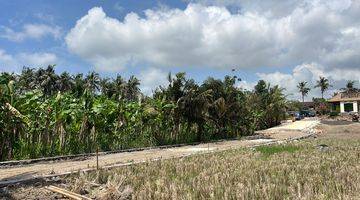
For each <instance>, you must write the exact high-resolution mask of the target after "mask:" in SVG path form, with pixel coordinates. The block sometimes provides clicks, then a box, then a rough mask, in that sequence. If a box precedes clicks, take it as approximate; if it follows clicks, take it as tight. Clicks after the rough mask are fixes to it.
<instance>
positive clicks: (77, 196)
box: [45, 185, 91, 200]
mask: <svg viewBox="0 0 360 200" xmlns="http://www.w3.org/2000/svg"><path fill="white" fill-rule="evenodd" d="M45 189H47V190H49V191H52V192H55V193H59V194H62V195H64V196H66V197H68V198H71V199H74V200H91V199H90V198H88V197H85V196H82V195H80V194H76V193H74V192H70V191H68V190H65V189H62V188H59V187H56V186H53V185H50V186H48V187H45Z"/></svg>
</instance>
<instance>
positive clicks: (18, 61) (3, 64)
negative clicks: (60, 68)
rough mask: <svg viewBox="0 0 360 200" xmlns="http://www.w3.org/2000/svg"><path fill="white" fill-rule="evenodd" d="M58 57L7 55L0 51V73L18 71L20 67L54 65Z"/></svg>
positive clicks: (52, 55)
mask: <svg viewBox="0 0 360 200" xmlns="http://www.w3.org/2000/svg"><path fill="white" fill-rule="evenodd" d="M57 62H58V57H57V56H56V55H55V54H53V53H46V52H42V53H40V52H37V53H24V52H23V53H18V54H14V55H12V54H8V53H7V52H6V51H5V50H3V49H0V71H18V70H19V67H21V66H29V67H46V66H48V65H52V64H56V63H57Z"/></svg>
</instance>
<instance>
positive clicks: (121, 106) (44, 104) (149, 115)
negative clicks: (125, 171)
mask: <svg viewBox="0 0 360 200" xmlns="http://www.w3.org/2000/svg"><path fill="white" fill-rule="evenodd" d="M168 80H169V83H168V85H167V86H166V87H159V88H157V89H156V90H155V91H154V94H153V96H152V97H148V96H144V95H143V94H141V92H140V89H139V85H140V80H138V79H137V78H136V77H134V76H132V77H130V78H129V79H128V80H126V79H124V78H123V77H121V76H120V75H118V76H116V77H115V78H114V79H108V78H101V77H100V76H99V74H98V73H96V72H90V73H88V74H87V75H83V74H75V75H70V74H69V73H67V72H64V73H62V74H59V75H58V74H56V73H55V69H54V66H49V67H47V68H45V69H42V68H40V69H32V68H24V69H23V71H22V72H21V73H20V74H18V75H17V74H9V73H2V74H1V76H0V160H10V159H23V158H36V157H42V156H54V155H64V154H76V153H84V152H93V151H95V149H96V148H99V149H100V150H103V151H107V150H117V149H126V148H134V147H144V146H154V145H165V144H174V143H189V142H199V141H207V140H212V139H222V138H235V137H240V136H243V135H250V134H253V132H254V131H255V130H258V129H263V128H268V127H271V126H274V125H277V124H279V123H280V120H282V119H283V117H284V108H285V97H284V95H283V91H282V89H281V88H279V87H278V86H270V85H269V84H268V83H265V82H264V81H259V83H258V84H257V85H256V86H255V88H254V90H253V91H251V92H250V91H242V90H241V89H239V88H238V87H237V86H236V85H237V81H239V79H238V78H237V77H236V76H226V77H225V78H224V79H223V80H219V79H214V78H208V79H207V80H205V81H204V82H203V83H202V84H197V83H196V82H195V81H194V80H193V79H189V78H187V77H186V75H185V73H178V74H176V75H174V76H172V75H171V74H169V77H168Z"/></svg>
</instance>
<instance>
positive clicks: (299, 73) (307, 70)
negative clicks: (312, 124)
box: [253, 63, 360, 100]
mask: <svg viewBox="0 0 360 200" xmlns="http://www.w3.org/2000/svg"><path fill="white" fill-rule="evenodd" d="M257 76H258V77H259V79H262V80H265V81H267V82H269V83H271V84H272V85H279V86H281V87H283V88H285V89H286V90H285V93H286V94H287V95H288V98H290V99H297V100H300V99H301V95H300V93H299V92H298V88H297V84H298V83H299V82H301V81H306V82H307V83H308V86H309V87H310V88H311V91H310V92H309V95H308V97H307V98H306V99H307V100H311V99H312V98H313V97H320V96H321V95H320V89H319V88H314V86H315V85H316V81H317V80H318V79H319V77H320V76H323V77H326V78H328V79H329V81H330V84H331V85H332V86H333V87H331V88H330V89H329V90H328V91H327V92H326V93H325V97H331V95H332V94H333V93H334V92H337V91H338V90H339V89H340V88H344V87H345V85H346V82H347V81H348V80H355V81H357V82H360V68H358V69H349V70H343V69H331V70H329V69H327V68H326V67H324V66H322V65H320V64H318V63H308V64H301V65H298V66H296V67H295V68H294V69H293V71H292V73H291V74H287V73H281V72H274V73H257ZM253 84H255V83H253Z"/></svg>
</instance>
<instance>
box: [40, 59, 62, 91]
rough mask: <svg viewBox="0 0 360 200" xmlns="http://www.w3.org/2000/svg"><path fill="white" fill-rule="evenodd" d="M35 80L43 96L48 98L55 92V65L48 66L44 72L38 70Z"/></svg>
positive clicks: (56, 77) (56, 76)
mask: <svg viewBox="0 0 360 200" xmlns="http://www.w3.org/2000/svg"><path fill="white" fill-rule="evenodd" d="M36 78H37V79H38V83H39V86H40V88H41V89H42V91H43V93H44V95H46V96H50V95H52V94H54V93H55V92H56V81H57V79H58V75H57V74H56V73H55V65H49V66H48V67H47V68H46V69H45V70H43V69H39V70H38V72H37V77H36Z"/></svg>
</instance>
